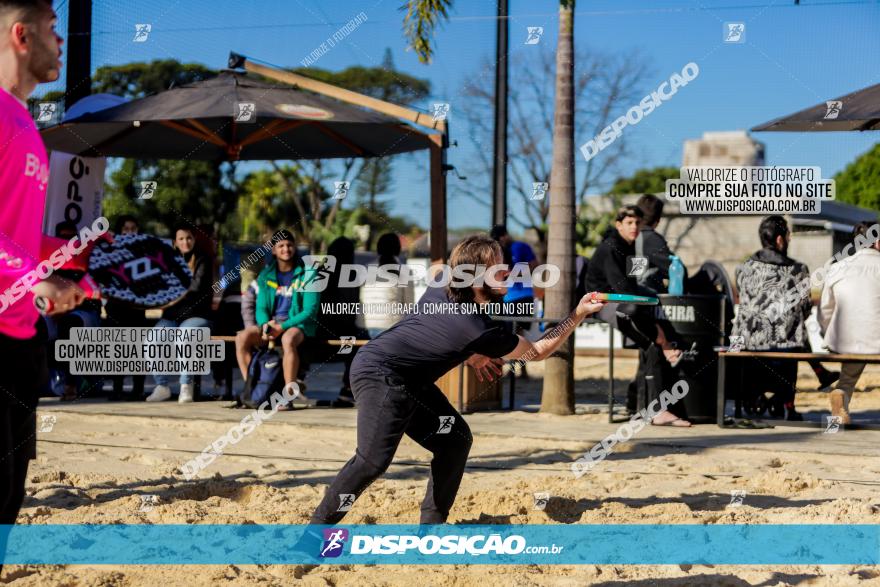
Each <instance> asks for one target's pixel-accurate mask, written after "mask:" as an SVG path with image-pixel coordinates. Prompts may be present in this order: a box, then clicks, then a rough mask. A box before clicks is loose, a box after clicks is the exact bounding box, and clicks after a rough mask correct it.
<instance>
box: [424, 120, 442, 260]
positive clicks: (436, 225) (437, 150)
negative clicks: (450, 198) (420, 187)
mask: <svg viewBox="0 0 880 587" xmlns="http://www.w3.org/2000/svg"><path fill="white" fill-rule="evenodd" d="M428 137H429V138H430V139H431V146H430V147H429V148H428V151H429V152H430V154H431V264H432V265H436V264H437V263H445V262H446V247H447V241H446V175H445V174H444V173H443V164H444V163H445V162H446V161H445V159H446V149H445V146H444V136H443V135H428Z"/></svg>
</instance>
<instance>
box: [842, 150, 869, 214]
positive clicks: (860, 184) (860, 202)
mask: <svg viewBox="0 0 880 587" xmlns="http://www.w3.org/2000/svg"><path fill="white" fill-rule="evenodd" d="M834 179H835V181H836V184H837V195H836V199H837V200H839V201H841V202H846V203H848V204H854V205H856V206H862V207H863V208H870V209H871V210H880V143H878V144H876V145H874V147H873V148H872V149H871V150H870V151H868V152H866V153H864V154H862V155H860V156H859V157H858V158H857V159H856V160H855V161H853V162H852V163H850V164H849V165H847V166H846V168H845V169H844V170H843V171H841V172H840V173H838V174H837V175H835V176H834Z"/></svg>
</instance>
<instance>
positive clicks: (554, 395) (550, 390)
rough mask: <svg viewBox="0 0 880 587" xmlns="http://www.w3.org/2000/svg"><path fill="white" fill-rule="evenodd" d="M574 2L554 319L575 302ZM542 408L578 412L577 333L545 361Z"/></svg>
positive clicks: (570, 5)
mask: <svg viewBox="0 0 880 587" xmlns="http://www.w3.org/2000/svg"><path fill="white" fill-rule="evenodd" d="M574 3H575V0H560V2H559V38H558V40H557V44H556V99H555V105H554V113H553V166H552V168H551V170H550V217H549V220H550V222H549V230H548V233H547V263H549V264H551V265H556V266H557V267H559V269H560V278H559V283H558V284H556V286H554V287H552V288H550V289H548V290H547V292H546V294H545V298H544V315H545V316H549V317H551V318H562V317H565V316H567V315H568V313H569V312H570V311H571V308H572V307H573V306H574V289H575V283H574V242H575V221H576V210H575V204H574V200H575V197H574V193H575V185H574V34H573V32H574V31H573V29H574ZM541 411H542V412H549V413H551V414H573V413H574V337H573V336H571V337H569V339H568V340H567V341H566V342H565V343H564V344H563V345H562V346H561V347H559V351H557V352H556V353H555V354H554V355H553V356H552V357H548V358H547V360H546V361H545V363H544V389H543V391H542V393H541Z"/></svg>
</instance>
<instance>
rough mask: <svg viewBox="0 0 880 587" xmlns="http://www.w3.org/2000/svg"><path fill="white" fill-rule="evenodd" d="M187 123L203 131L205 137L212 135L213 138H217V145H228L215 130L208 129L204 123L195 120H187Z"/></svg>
mask: <svg viewBox="0 0 880 587" xmlns="http://www.w3.org/2000/svg"><path fill="white" fill-rule="evenodd" d="M186 121H187V122H188V123H189V124H190V126H192V127H193V128H195V129H198V130H200V131H202V132H203V133H205V135H210V136H212V137H215V138H216V139H217V142H215V143H214V144H215V145H225V144H226V141H224V140H223V137H221V136H220V135H218V134H217V133H215V132H214V131H213V130H211V129H210V128H208V127H207V126H205V125H204V124H202V121H200V120H197V119H195V118H187V119H186Z"/></svg>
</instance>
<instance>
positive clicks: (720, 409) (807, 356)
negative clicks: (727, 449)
mask: <svg viewBox="0 0 880 587" xmlns="http://www.w3.org/2000/svg"><path fill="white" fill-rule="evenodd" d="M735 358H753V359H782V360H787V361H812V360H813V359H816V360H819V361H822V362H823V363H871V364H880V355H854V354H837V353H792V352H785V351H736V352H730V351H720V352H719V353H718V391H717V393H718V397H717V404H718V405H717V407H716V409H717V412H716V423H717V424H718V426H719V427H721V428H723V427H724V406H725V397H726V395H727V394H726V391H727V389H726V387H727V381H726V380H727V360H728V359H735Z"/></svg>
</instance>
